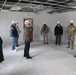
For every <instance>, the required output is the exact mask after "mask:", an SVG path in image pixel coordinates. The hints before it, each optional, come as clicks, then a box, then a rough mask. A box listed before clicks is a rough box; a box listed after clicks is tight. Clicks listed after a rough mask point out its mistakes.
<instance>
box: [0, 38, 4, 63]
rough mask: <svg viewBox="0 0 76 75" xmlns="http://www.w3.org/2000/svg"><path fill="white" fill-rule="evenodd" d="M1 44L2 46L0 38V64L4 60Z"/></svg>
mask: <svg viewBox="0 0 76 75" xmlns="http://www.w3.org/2000/svg"><path fill="white" fill-rule="evenodd" d="M2 44H3V40H2V38H1V37H0V62H2V61H3V60H4V56H3V51H2Z"/></svg>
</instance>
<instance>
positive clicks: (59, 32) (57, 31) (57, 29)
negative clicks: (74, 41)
mask: <svg viewBox="0 0 76 75" xmlns="http://www.w3.org/2000/svg"><path fill="white" fill-rule="evenodd" d="M54 35H63V27H62V26H61V25H60V26H58V25H57V26H56V27H55V29H54Z"/></svg>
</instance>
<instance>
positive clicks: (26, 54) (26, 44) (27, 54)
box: [24, 42, 30, 57]
mask: <svg viewBox="0 0 76 75" xmlns="http://www.w3.org/2000/svg"><path fill="white" fill-rule="evenodd" d="M29 49H30V42H25V47H24V56H25V57H30V55H29Z"/></svg>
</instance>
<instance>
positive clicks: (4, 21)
mask: <svg viewBox="0 0 76 75" xmlns="http://www.w3.org/2000/svg"><path fill="white" fill-rule="evenodd" d="M75 15H76V11H73V12H66V13H55V14H48V13H42V14H34V13H25V12H0V36H1V37H2V38H3V40H4V42H10V35H9V34H10V25H11V22H12V21H13V20H14V21H18V22H19V27H20V29H21V34H20V38H19V41H23V19H24V18H33V24H34V25H33V26H34V32H33V33H34V34H33V38H34V40H42V36H41V34H40V30H41V27H42V25H43V23H44V22H45V23H46V24H47V25H48V26H49V28H50V32H49V39H51V40H54V39H55V36H54V27H55V25H56V24H57V21H60V23H61V25H62V26H63V29H64V34H63V37H62V41H63V42H64V43H66V42H67V35H66V28H67V26H68V25H69V23H70V20H74V24H75V25H76V17H75ZM75 44H76V41H75Z"/></svg>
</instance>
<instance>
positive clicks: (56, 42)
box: [55, 35, 61, 45]
mask: <svg viewBox="0 0 76 75" xmlns="http://www.w3.org/2000/svg"><path fill="white" fill-rule="evenodd" d="M55 44H56V45H57V44H59V45H60V44H61V35H56V41H55Z"/></svg>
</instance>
